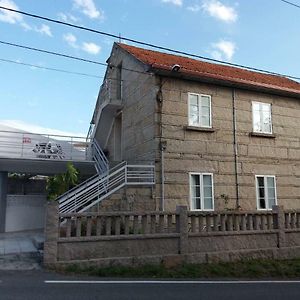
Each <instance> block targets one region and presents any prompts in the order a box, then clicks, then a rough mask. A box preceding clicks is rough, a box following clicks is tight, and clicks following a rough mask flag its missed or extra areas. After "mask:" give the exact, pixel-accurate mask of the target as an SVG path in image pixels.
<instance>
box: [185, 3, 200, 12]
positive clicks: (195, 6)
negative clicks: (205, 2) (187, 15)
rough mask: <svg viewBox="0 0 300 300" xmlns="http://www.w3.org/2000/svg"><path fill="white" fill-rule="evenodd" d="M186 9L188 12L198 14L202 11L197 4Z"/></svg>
mask: <svg viewBox="0 0 300 300" xmlns="http://www.w3.org/2000/svg"><path fill="white" fill-rule="evenodd" d="M186 9H187V10H190V11H192V12H198V11H200V10H201V9H202V6H201V5H199V4H194V5H191V6H188V7H187V8H186Z"/></svg>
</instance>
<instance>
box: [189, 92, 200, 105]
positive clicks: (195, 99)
mask: <svg viewBox="0 0 300 300" xmlns="http://www.w3.org/2000/svg"><path fill="white" fill-rule="evenodd" d="M189 100H190V105H196V106H198V96H197V95H193V94H190V96H189Z"/></svg>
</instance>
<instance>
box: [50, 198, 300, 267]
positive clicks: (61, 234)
mask: <svg viewBox="0 0 300 300" xmlns="http://www.w3.org/2000/svg"><path fill="white" fill-rule="evenodd" d="M45 234H46V240H45V250H44V263H45V265H46V266H48V267H55V266H56V267H57V266H67V265H70V264H74V263H76V264H78V263H79V264H80V265H82V266H91V265H93V266H112V265H128V266H137V265H145V264H161V263H164V264H165V265H168V266H170V265H171V266H172V265H174V264H178V263H183V262H185V263H204V262H213V261H234V260H240V259H249V258H276V259H284V258H293V257H297V256H300V210H299V211H284V210H283V207H280V206H276V207H274V208H273V210H272V211H264V212H258V211H248V212H246V211H241V212H236V211H234V212H233V211H232V212H231V211H230V212H228V211H225V212H195V211H188V210H187V207H185V206H179V207H177V210H176V212H157V211H156V212H142V213H137V212H111V213H76V214H74V213H73V214H59V212H58V207H57V205H56V204H53V203H51V204H48V207H47V218H46V228H45Z"/></svg>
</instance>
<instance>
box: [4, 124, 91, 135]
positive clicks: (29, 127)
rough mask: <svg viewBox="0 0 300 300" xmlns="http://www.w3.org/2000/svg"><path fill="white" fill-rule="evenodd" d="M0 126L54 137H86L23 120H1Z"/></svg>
mask: <svg viewBox="0 0 300 300" xmlns="http://www.w3.org/2000/svg"><path fill="white" fill-rule="evenodd" d="M0 125H3V126H7V127H11V128H12V129H18V130H22V131H26V132H30V133H39V134H54V135H64V136H78V137H84V136H85V135H86V134H84V133H79V132H70V131H63V130H59V129H53V128H49V127H43V126H40V125H36V124H31V123H27V122H24V121H21V120H0Z"/></svg>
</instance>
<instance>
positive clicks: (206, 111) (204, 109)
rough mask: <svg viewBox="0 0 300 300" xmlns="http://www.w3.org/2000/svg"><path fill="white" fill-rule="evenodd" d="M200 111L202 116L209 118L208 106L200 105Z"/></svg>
mask: <svg viewBox="0 0 300 300" xmlns="http://www.w3.org/2000/svg"><path fill="white" fill-rule="evenodd" d="M201 113H202V116H203V117H208V118H209V116H210V108H209V107H206V106H205V107H202V111H201Z"/></svg>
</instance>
